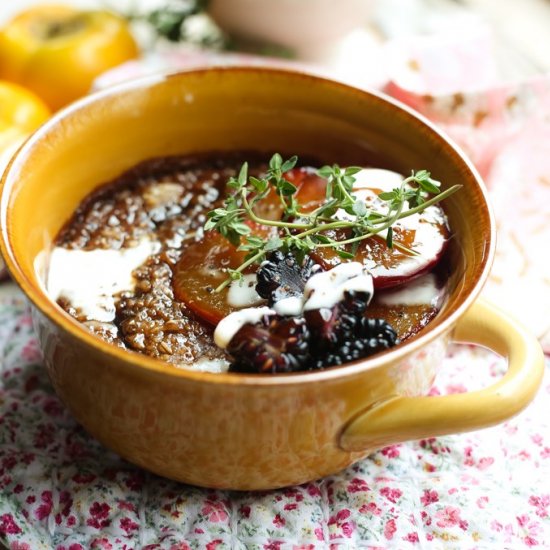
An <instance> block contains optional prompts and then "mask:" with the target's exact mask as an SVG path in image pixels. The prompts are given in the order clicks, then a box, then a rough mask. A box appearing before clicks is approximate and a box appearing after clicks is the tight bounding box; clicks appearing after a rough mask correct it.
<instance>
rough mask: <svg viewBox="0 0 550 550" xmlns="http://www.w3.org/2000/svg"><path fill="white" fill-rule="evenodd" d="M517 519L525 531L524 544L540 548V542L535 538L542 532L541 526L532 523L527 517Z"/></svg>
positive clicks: (534, 522)
mask: <svg viewBox="0 0 550 550" xmlns="http://www.w3.org/2000/svg"><path fill="white" fill-rule="evenodd" d="M516 519H517V522H518V524H519V526H520V528H521V529H522V531H523V535H524V536H523V537H522V538H523V542H524V543H525V544H526V545H527V546H538V545H539V541H538V540H537V539H536V538H535V537H536V536H537V535H539V534H540V533H541V532H542V526H541V524H540V523H538V522H536V521H531V520H530V518H529V516H527V515H522V516H518V517H517V518H516Z"/></svg>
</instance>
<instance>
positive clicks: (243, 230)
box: [232, 222, 250, 235]
mask: <svg viewBox="0 0 550 550" xmlns="http://www.w3.org/2000/svg"><path fill="white" fill-rule="evenodd" d="M232 228H233V230H234V231H235V232H236V233H238V234H239V235H248V234H249V233H250V227H249V226H248V225H246V224H245V223H240V222H236V223H233V224H232Z"/></svg>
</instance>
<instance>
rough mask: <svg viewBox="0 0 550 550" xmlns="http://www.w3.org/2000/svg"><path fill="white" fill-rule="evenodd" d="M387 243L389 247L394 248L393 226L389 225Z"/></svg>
mask: <svg viewBox="0 0 550 550" xmlns="http://www.w3.org/2000/svg"><path fill="white" fill-rule="evenodd" d="M386 244H387V245H388V248H393V228H392V227H388V232H387V235H386Z"/></svg>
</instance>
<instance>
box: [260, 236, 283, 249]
mask: <svg viewBox="0 0 550 550" xmlns="http://www.w3.org/2000/svg"><path fill="white" fill-rule="evenodd" d="M281 246H283V241H282V240H281V239H280V238H279V237H272V238H271V239H269V240H268V241H267V243H266V244H265V247H264V250H265V251H266V252H269V251H270V250H277V249H279V248H281Z"/></svg>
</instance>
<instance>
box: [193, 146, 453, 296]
mask: <svg viewBox="0 0 550 550" xmlns="http://www.w3.org/2000/svg"><path fill="white" fill-rule="evenodd" d="M297 161H298V157H296V156H293V157H291V158H290V159H288V160H283V158H282V157H281V155H280V154H278V153H275V154H274V155H273V156H272V157H271V160H270V161H269V168H268V170H267V172H266V173H265V175H264V176H263V177H260V178H257V177H254V176H249V175H248V163H246V162H245V163H244V164H243V165H242V167H241V169H240V171H239V174H238V175H237V177H232V178H230V179H229V181H228V182H227V186H228V187H229V189H230V190H231V191H230V194H229V195H228V196H227V197H226V199H225V201H224V206H223V208H216V209H214V210H212V211H210V212H209V213H208V220H207V222H206V223H205V225H204V229H205V230H206V231H210V230H215V231H218V232H219V233H221V234H222V235H223V236H224V237H225V238H226V239H228V240H229V241H230V242H231V243H232V244H233V245H235V246H237V247H238V250H244V251H246V252H247V254H246V256H245V261H244V262H243V263H242V264H241V265H240V266H239V267H238V268H237V269H229V270H228V278H227V280H225V281H224V282H223V283H222V284H221V285H220V286H218V288H216V292H220V291H221V290H223V289H224V288H225V287H226V286H227V285H228V284H229V283H230V282H231V281H235V280H239V279H242V277H243V275H242V273H243V271H244V270H245V269H246V268H247V267H248V266H250V265H252V264H254V263H261V262H262V261H263V260H264V259H265V257H266V254H267V253H268V252H271V251H273V250H277V249H283V250H286V251H291V252H292V253H293V254H294V255H295V256H296V257H297V259H298V261H300V262H301V261H302V260H303V258H304V256H305V255H307V254H309V253H310V252H312V251H313V250H315V249H317V248H325V247H330V248H333V249H335V250H336V252H337V253H338V255H339V256H340V257H341V258H343V259H353V257H354V254H355V250H356V247H357V245H358V244H359V243H360V241H362V240H364V239H368V238H369V237H372V236H374V235H377V234H379V233H381V232H383V231H386V230H387V231H386V243H387V245H388V247H390V248H392V247H399V248H401V249H403V250H406V251H407V252H409V253H414V252H413V251H411V250H408V249H406V248H404V247H403V246H401V245H399V244H398V243H396V242H395V241H394V240H393V229H392V226H393V225H394V224H395V223H396V222H397V221H398V220H400V219H402V218H405V217H408V216H412V215H414V214H418V213H420V212H422V211H423V210H425V209H426V208H428V207H429V206H432V205H433V204H436V203H438V202H440V201H442V200H443V199H446V198H447V197H449V196H450V195H452V194H453V193H455V192H456V191H458V189H459V188H460V187H461V186H460V185H454V186H453V187H450V188H449V189H446V190H445V191H441V190H440V183H439V182H438V181H436V180H434V179H432V178H431V175H430V172H428V171H426V170H420V171H418V172H412V173H411V175H410V176H408V177H407V178H404V179H403V181H402V182H401V185H400V186H399V187H396V188H395V189H393V190H392V191H388V192H385V193H381V194H380V195H378V198H379V199H380V200H381V201H383V202H384V203H385V206H386V211H385V212H381V211H380V210H379V209H377V210H374V209H372V208H369V207H368V206H367V205H366V204H365V202H364V201H363V200H361V199H359V198H357V197H356V196H355V195H354V193H353V185H354V183H355V174H357V173H358V172H359V171H360V170H362V168H359V167H356V166H350V167H347V168H340V166H338V165H337V164H334V165H332V166H323V167H322V168H320V169H319V170H318V171H317V174H318V175H319V176H321V177H322V178H324V179H326V181H327V185H326V194H325V201H324V202H323V204H321V205H320V206H319V207H318V208H316V209H315V210H313V211H312V212H303V211H302V210H301V208H302V205H300V203H299V202H298V200H297V198H296V193H297V191H298V189H297V188H296V186H295V185H294V184H293V183H292V182H290V181H288V180H286V179H285V177H284V174H285V172H287V171H288V170H291V169H292V168H294V167H295V166H296V163H297ZM270 194H275V195H277V197H278V200H279V201H280V203H281V207H282V211H283V214H282V217H281V219H280V220H269V219H265V218H262V217H260V216H258V215H257V214H256V211H257V208H256V207H257V206H259V205H260V204H261V203H262V201H264V200H265V199H266V197H267V196H268V195H270ZM338 211H340V212H341V211H343V212H345V213H346V214H347V215H346V216H342V219H337V218H335V217H334V215H335V214H336V212H338ZM246 221H253V222H255V223H257V224H260V225H263V226H267V227H276V228H278V229H279V234H278V235H277V236H274V237H270V238H262V237H260V236H257V235H251V234H250V233H251V230H250V227H249V226H248V225H247V224H246V223H245V222H246ZM338 229H346V230H347V231H348V232H349V233H348V235H349V236H347V237H346V238H344V239H342V240H337V239H334V238H332V237H330V236H328V235H327V232H329V233H330V232H331V231H334V230H338ZM348 244H352V245H353V246H352V251H353V253H350V252H348V251H347V250H344V248H343V247H344V246H345V245H348Z"/></svg>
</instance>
